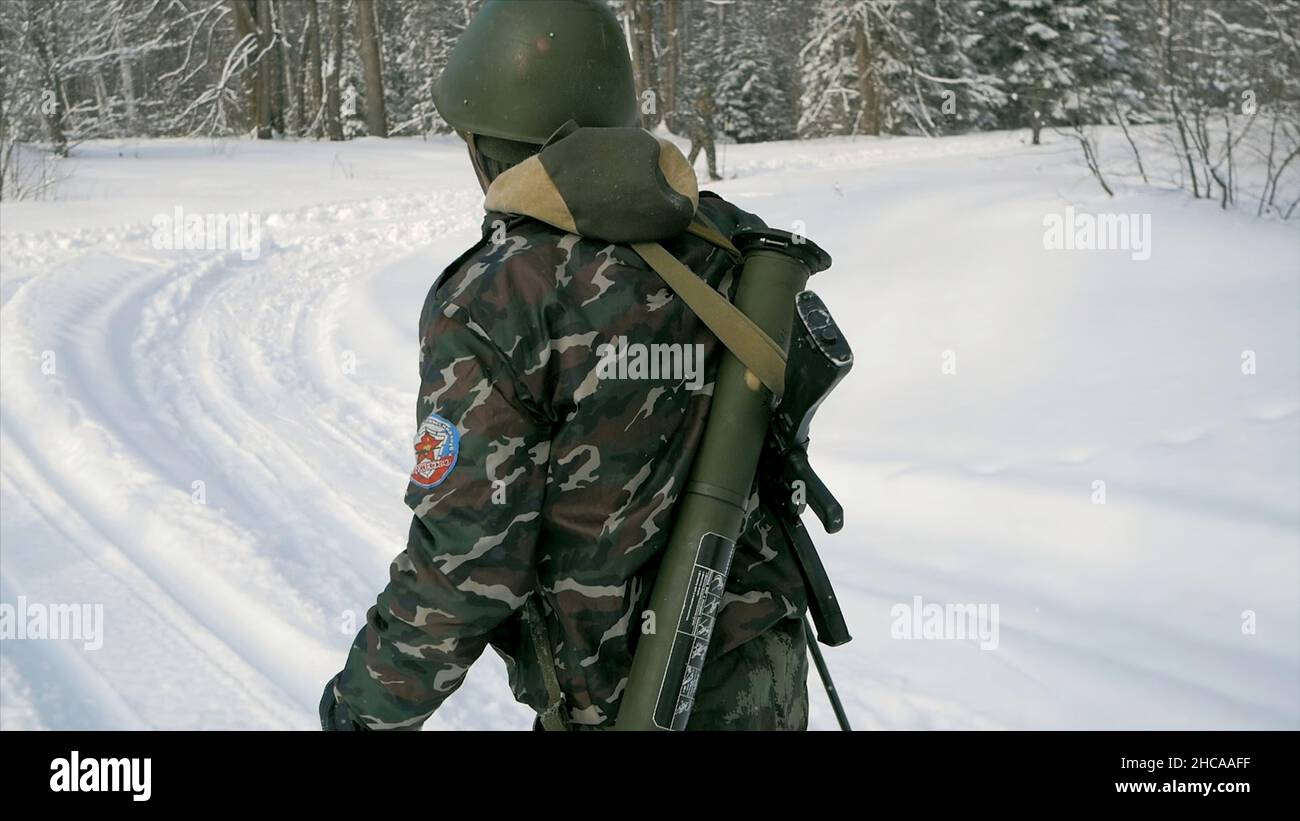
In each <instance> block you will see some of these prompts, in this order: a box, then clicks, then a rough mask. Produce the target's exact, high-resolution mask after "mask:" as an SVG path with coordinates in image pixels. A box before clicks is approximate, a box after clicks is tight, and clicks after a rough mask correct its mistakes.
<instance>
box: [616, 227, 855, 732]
mask: <svg viewBox="0 0 1300 821" xmlns="http://www.w3.org/2000/svg"><path fill="white" fill-rule="evenodd" d="M732 241H733V243H735V245H736V247H737V248H739V249H740V251H741V253H742V254H743V258H744V263H743V267H742V269H741V274H740V281H739V284H738V285H737V289H736V298H735V305H736V307H737V308H739V309H740V310H741V312H743V313H744V314H745V315H746V316H748V317H749V318H750V319H752V320H753V321H754V322H755V324H757V325H758V326H759V327H760V328H762V329H763V331H765V332H766V333H767V334H768V335H769V336H770V337H771V338H772V339H773V340H775V341H776V342H777V344H779V345H780V346H781V348H782V349H783V350H786V349H788V347H789V339H790V332H791V323H792V321H793V318H794V306H795V296H796V295H797V294H798V293H799V292H800V291H802V290H803V289H804V286H805V285H806V284H807V282H808V278H809V277H810V276H812V274H814V273H817V272H818V271H822V270H825V269H826V268H827V267H829V266H830V257H829V255H827V254H826V252H824V251H822V250H821V249H820V248H818V247H817V246H816V245H814V244H813V243H812V242H810V241H808V240H806V239H803V238H802V237H797V236H795V235H792V234H789V233H787V232H785V231H775V230H770V229H762V230H746V231H741V232H739V233H738V234H737V235H736V236H734V237H732ZM772 404H773V397H772V394H771V392H770V391H769V390H768V389H767V388H766V387H764V386H763V384H762V382H760V381H759V380H758V379H757V378H755V377H754V375H753V374H751V373H749V372H748V371H747V369H746V368H745V366H744V365H742V364H741V362H740V360H738V359H737V358H736V357H735V356H734V355H733V354H732V353H731V352H730V351H727V352H724V353H723V357H722V363H721V364H720V365H719V367H718V375H717V380H716V382H715V384H714V391H713V405H712V408H711V410H710V412H709V420H708V423H707V425H706V427H705V432H704V437H703V441H702V443H701V445H700V449H699V451H698V453H697V454H696V457H695V462H694V464H693V465H692V467H691V473H690V478H689V479H688V481H687V484H686V486H685V488H684V490H683V492H682V497H681V499H680V501H679V502H678V509H677V516H676V519H675V521H674V522H673V529H672V531H671V534H670V536H669V539H668V544H667V546H666V547H665V549H664V552H663V556H662V559H661V563H660V566H659V572H658V575H657V577H656V579H655V583H654V589H653V591H652V592H651V597H650V610H652V611H653V612H654V624H655V631H654V632H653V633H646V634H643V635H642V636H641V637H640V639H639V640H638V642H637V648H636V654H635V656H634V657H633V660H632V670H631V672H630V673H629V676H628V684H627V688H626V690H624V693H623V698H622V703H621V705H620V708H619V713H618V719H617V721H616V723H615V727H616V728H617V729H620V730H653V729H663V730H670V729H671V730H682V729H685V728H686V723H687V721H688V720H689V719H690V713H691V709H692V707H693V706H694V699H695V690H696V687H697V686H698V684H699V677H700V673H701V672H702V670H703V666H704V658H705V655H706V654H707V653H708V648H709V641H710V639H711V638H712V636H713V626H714V623H715V620H716V617H717V612H718V609H719V608H720V607H721V605H722V595H723V590H724V588H725V587H726V582H727V573H728V572H729V570H730V567H731V557H732V555H733V554H734V552H735V547H736V540H737V539H738V538H739V536H740V529H741V527H742V525H743V524H744V516H745V505H746V502H747V500H748V498H749V495H750V491H751V489H752V488H753V486H754V478H755V475H756V472H757V469H758V462H759V457H760V456H761V455H762V452H763V443H764V441H765V439H766V438H767V433H768V425H769V423H770V422H771V419H772Z"/></svg>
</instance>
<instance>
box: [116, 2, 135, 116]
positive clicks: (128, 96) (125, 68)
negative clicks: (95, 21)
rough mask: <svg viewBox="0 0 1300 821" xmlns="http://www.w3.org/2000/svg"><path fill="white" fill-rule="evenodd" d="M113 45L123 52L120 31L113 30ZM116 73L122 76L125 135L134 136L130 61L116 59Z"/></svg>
mask: <svg viewBox="0 0 1300 821" xmlns="http://www.w3.org/2000/svg"><path fill="white" fill-rule="evenodd" d="M113 45H114V46H115V47H116V48H117V49H118V51H119V52H122V51H125V48H124V47H123V45H122V29H121V27H120V26H119V27H117V28H114V29H113ZM117 68H118V72H119V73H120V74H121V75H122V102H123V103H124V104H125V106H126V129H125V131H126V133H127V134H128V135H134V134H135V133H136V131H135V79H134V78H133V77H132V76H131V61H130V60H129V59H127V58H126V57H124V56H119V57H118V59H117Z"/></svg>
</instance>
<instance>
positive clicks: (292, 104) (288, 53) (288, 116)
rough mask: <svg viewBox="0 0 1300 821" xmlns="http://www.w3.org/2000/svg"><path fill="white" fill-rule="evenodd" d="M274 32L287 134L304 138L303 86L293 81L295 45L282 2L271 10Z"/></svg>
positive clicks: (281, 104) (277, 74) (278, 76)
mask: <svg viewBox="0 0 1300 821" xmlns="http://www.w3.org/2000/svg"><path fill="white" fill-rule="evenodd" d="M271 11H272V15H271V20H272V24H273V28H272V30H273V31H274V32H275V42H276V46H277V48H276V59H277V60H278V61H279V65H280V70H279V72H277V73H276V82H277V84H278V89H279V92H278V93H279V97H280V106H281V110H282V111H283V112H284V129H285V133H286V134H289V133H292V134H294V135H296V136H299V137H301V136H302V85H301V84H299V83H294V80H293V68H294V59H293V45H292V44H291V43H290V42H289V38H288V37H286V36H285V32H287V31H288V30H289V26H288V24H287V22H286V20H285V5H284V3H283V1H282V0H280V1H279V2H277V3H276V4H275V6H274V7H272V9H271Z"/></svg>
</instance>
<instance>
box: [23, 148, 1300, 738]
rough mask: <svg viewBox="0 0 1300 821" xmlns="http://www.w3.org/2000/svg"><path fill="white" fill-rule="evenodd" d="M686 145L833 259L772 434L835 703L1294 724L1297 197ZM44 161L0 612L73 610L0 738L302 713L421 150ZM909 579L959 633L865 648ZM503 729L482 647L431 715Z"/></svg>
mask: <svg viewBox="0 0 1300 821" xmlns="http://www.w3.org/2000/svg"><path fill="white" fill-rule="evenodd" d="M727 150H728V154H727V156H726V157H725V158H724V161H725V162H726V163H727V165H728V167H727V172H728V174H729V175H730V174H732V173H734V174H736V175H737V176H736V177H735V178H734V179H728V180H727V181H726V182H723V183H721V184H719V185H718V187H717V190H718V191H719V192H720V193H722V194H724V195H725V196H728V197H730V198H732V199H734V200H735V201H736V202H738V203H739V204H740V205H742V206H743V207H747V208H749V209H751V210H754V211H756V212H758V213H760V214H761V215H763V216H764V217H765V218H766V219H767V220H768V222H769V223H770V224H772V225H774V226H778V227H797V228H800V229H801V230H804V231H806V233H807V234H808V235H809V236H811V237H813V238H814V239H816V240H817V241H819V242H820V243H822V244H823V245H824V246H825V247H826V248H827V249H828V250H829V251H830V252H831V253H832V255H833V256H834V257H835V259H836V265H835V267H834V268H833V269H832V270H831V271H830V272H829V273H827V274H823V275H821V276H819V277H818V280H820V281H818V280H814V288H815V289H816V290H817V291H818V292H819V293H820V294H821V295H822V296H823V298H825V299H826V301H827V302H828V304H829V305H830V306H831V307H832V310H833V311H834V312H835V314H836V316H837V318H838V319H839V321H840V323H841V325H842V326H843V327H844V328H846V330H847V331H848V333H849V334H850V340H851V342H852V344H853V346H854V350H855V353H856V355H857V364H856V366H855V371H854V373H853V375H852V376H851V377H850V378H849V380H848V381H847V382H846V383H845V385H844V386H843V387H842V388H841V389H840V392H839V393H838V394H837V395H836V396H835V397H834V398H833V399H832V401H831V402H829V403H828V404H827V406H826V408H825V409H824V411H823V413H822V416H821V417H819V424H818V425H817V426H816V427H815V428H814V454H813V456H814V461H815V463H817V464H818V465H819V466H820V467H821V468H822V472H823V475H824V476H825V478H826V479H827V480H828V482H829V484H830V485H831V486H832V488H833V489H835V490H836V491H837V492H838V493H839V495H840V497H841V500H842V501H844V503H845V506H846V508H847V509H848V524H847V526H846V529H845V531H844V532H843V533H841V534H839V535H837V536H836V537H833V538H826V537H823V538H822V539H820V540H819V541H820V543H821V544H822V546H823V553H824V555H825V557H826V560H827V563H828V565H829V568H830V570H831V572H832V574H833V575H834V577H835V578H836V580H837V587H838V589H839V592H840V596H841V598H842V599H843V600H844V603H845V607H846V614H847V616H848V617H849V620H850V625H851V627H852V628H853V630H854V633H855V636H856V640H855V641H854V642H853V643H852V644H850V645H848V646H847V647H844V648H842V649H837V650H832V651H829V653H828V656H829V659H830V663H831V665H832V667H833V669H834V671H835V672H836V674H837V677H838V678H839V679H840V681H839V684H840V687H841V690H843V691H844V693H845V697H846V702H847V706H848V709H849V712H850V715H851V717H852V718H853V719H854V721H855V725H856V726H859V727H861V728H885V727H888V728H922V727H928V728H948V727H953V728H964V727H1000V728H1048V727H1067V728H1098V727H1143V728H1155V727H1161V728H1163V727H1174V728H1191V727H1216V728H1218V727H1225V728H1226V727H1291V728H1294V727H1297V726H1300V455H1298V454H1300V331H1298V328H1300V319H1298V317H1297V308H1298V307H1300V236H1298V232H1297V229H1296V223H1294V222H1293V223H1292V224H1290V225H1279V224H1276V223H1271V222H1263V221H1256V220H1254V219H1253V218H1251V217H1249V216H1248V215H1247V214H1243V213H1230V214H1225V213H1222V212H1220V211H1218V210H1217V209H1216V208H1215V207H1214V206H1213V205H1212V204H1208V203H1205V202H1191V201H1189V200H1188V199H1187V197H1186V196H1185V195H1184V194H1182V193H1179V192H1174V191H1170V190H1166V189H1162V188H1160V187H1158V186H1157V187H1143V188H1131V187H1128V186H1123V185H1121V187H1120V191H1119V196H1118V197H1117V198H1116V199H1115V200H1109V201H1108V200H1106V199H1105V198H1104V197H1102V196H1100V192H1099V190H1098V189H1097V187H1096V184H1095V182H1094V181H1092V180H1091V179H1090V178H1089V177H1088V176H1087V173H1086V171H1085V170H1084V169H1083V168H1082V166H1081V164H1080V163H1079V161H1078V158H1077V157H1076V156H1075V152H1074V151H1073V150H1072V149H1071V148H1070V147H1069V146H1068V145H1066V144H1064V143H1058V144H1054V145H1046V146H1042V147H1040V148H1038V149H1032V150H1031V149H1029V148H1028V147H1026V146H1023V145H1022V144H1021V143H1020V142H1019V140H1018V137H1017V136H1016V135H1009V134H990V135H981V136H972V137H966V138H951V139H945V140H939V141H929V140H920V139H889V140H875V141H872V140H859V141H845V140H828V141H817V142H814V143H793V144H769V145H761V146H744V147H736V146H731V147H729V148H728V149H727ZM1116 150H1117V151H1118V147H1116ZM79 154H80V155H81V159H79V160H77V161H76V163H75V167H74V169H73V170H72V171H71V173H70V175H69V177H68V179H67V181H66V182H65V184H64V188H63V192H62V194H61V199H60V201H57V202H38V203H18V204H13V203H6V204H4V205H3V206H0V217H2V218H3V233H2V235H0V263H2V265H3V277H2V278H0V300H2V304H3V307H2V308H0V413H2V415H0V505H2V507H3V519H2V524H0V545H2V547H3V552H2V553H0V601H3V602H5V603H10V604H12V603H14V602H16V601H17V600H18V599H19V597H23V598H24V599H25V600H26V601H27V602H38V603H90V604H102V605H103V613H104V634H103V647H102V648H100V649H95V650H86V649H83V646H82V643H80V642H73V641H36V640H5V641H4V642H3V644H2V645H0V648H2V649H3V652H2V653H0V727H3V728H6V729H8V728H18V727H49V728H75V727H128V728H145V727H160V728H234V727H255V728H295V727H296V728H306V727H311V726H314V724H315V715H314V714H315V704H316V701H317V699H318V697H319V694H320V689H321V686H322V683H323V682H324V680H325V679H326V678H328V677H329V676H330V675H332V674H333V672H335V671H336V670H337V668H338V667H339V665H340V664H341V663H342V660H343V658H344V654H345V652H346V647H347V645H348V643H349V641H350V639H351V636H352V634H353V633H354V632H355V620H359V619H360V618H362V616H363V614H364V611H365V609H366V608H367V607H368V606H369V605H370V603H371V602H372V601H373V597H374V595H375V593H376V592H378V590H379V589H380V587H381V586H382V584H383V582H384V580H385V579H386V575H387V564H388V562H389V560H391V558H392V556H393V555H394V554H395V553H396V552H397V551H398V550H400V548H401V547H402V544H403V542H404V537H405V533H406V528H407V523H408V515H409V514H408V512H407V509H406V508H405V507H404V505H403V504H402V499H401V495H402V491H403V488H404V486H405V482H406V479H405V477H406V475H407V473H408V472H409V464H408V461H409V456H408V450H409V448H408V440H409V435H410V430H409V427H410V423H411V418H410V417H411V409H412V407H413V404H412V403H413V399H414V391H415V388H416V387H417V382H418V373H417V370H416V354H417V351H416V344H415V324H416V320H417V318H418V314H419V309H420V304H421V302H422V300H423V298H424V295H425V292H426V291H427V289H428V287H429V285H430V284H431V282H432V281H433V278H434V277H435V276H436V275H437V273H438V272H439V271H440V270H441V268H442V267H443V266H444V265H445V264H446V263H447V262H448V261H449V260H451V259H452V258H453V257H454V256H455V255H456V254H458V253H459V251H460V250H461V249H462V248H463V247H464V246H465V245H466V244H468V242H469V241H470V240H471V239H472V238H473V237H474V235H475V234H476V231H477V224H478V221H479V217H478V214H477V209H478V207H479V204H480V202H481V196H479V195H477V194H476V188H475V186H474V182H473V177H472V175H471V173H470V171H469V168H468V164H467V163H466V162H465V161H464V158H463V153H462V149H460V148H458V147H457V145H456V144H455V143H453V142H450V141H445V140H436V141H432V142H420V141H407V140H399V141H392V142H383V141H377V140H361V141H357V142H354V143H348V144H343V145H329V144H306V145H300V144H285V143H276V144H253V143H248V142H226V143H209V142H205V141H163V142H153V143H149V142H141V143H138V144H137V143H132V144H128V145H119V144H116V143H94V144H89V145H86V146H83V147H82V148H81V149H80V150H79ZM1067 205H1073V206H1074V207H1075V208H1076V209H1079V210H1081V211H1101V210H1110V211H1122V212H1135V213H1144V214H1150V215H1151V220H1152V226H1153V229H1152V231H1153V233H1152V237H1153V244H1152V255H1151V259H1150V260H1147V261H1137V260H1133V259H1132V255H1131V254H1129V253H1128V252H1124V251H1073V252H1067V251H1048V250H1045V249H1044V247H1043V241H1042V236H1043V230H1044V229H1043V218H1044V215H1045V214H1050V213H1059V212H1062V210H1063V209H1064V208H1065V207H1066V206H1067ZM178 206H179V207H181V208H183V209H184V210H185V211H186V212H188V213H199V214H204V213H214V212H236V211H251V212H256V213H257V214H258V215H259V216H260V220H261V223H260V225H261V246H260V254H259V255H257V256H256V258H254V259H245V258H244V256H243V255H241V253H240V252H239V251H237V250H224V251H220V250H216V251H214V250H208V251H174V250H166V249H160V248H157V247H155V245H156V243H155V242H154V234H155V229H154V227H152V225H151V221H152V220H153V219H154V218H155V216H156V215H160V214H171V213H173V211H174V209H175V208H176V207H178ZM796 223H799V225H797V224H796ZM1243 352H1250V354H1251V361H1252V362H1256V363H1257V367H1256V369H1255V372H1254V373H1252V374H1246V373H1243V372H1242V363H1243V355H1244V354H1243ZM1098 482H1104V494H1105V496H1104V498H1105V503H1104V504H1098V503H1097V502H1098V487H1099V485H1098V484H1097V483H1098ZM914 596H920V597H922V599H923V600H924V601H925V602H937V603H941V604H943V603H949V604H957V603H970V604H990V605H991V604H996V605H997V606H998V612H999V616H1000V620H999V637H998V646H997V648H996V649H989V650H981V649H980V647H979V646H978V645H977V644H976V643H974V642H972V641H961V640H930V641H924V640H915V641H905V640H897V639H895V638H893V637H891V622H892V621H893V619H892V618H891V608H893V607H895V606H896V605H899V604H910V603H912V602H913V597H914ZM1245 611H1250V612H1251V613H1253V614H1254V619H1255V620H1254V621H1253V622H1251V623H1252V624H1253V625H1255V627H1256V629H1255V630H1254V631H1253V632H1251V631H1250V630H1243V619H1244V618H1246V617H1244V616H1243V613H1245ZM528 723H529V716H528V714H527V711H525V710H524V709H523V708H521V707H519V706H518V705H515V704H514V703H513V701H512V700H511V698H510V694H509V690H508V688H507V687H506V685H505V680H504V674H503V670H502V667H501V665H500V663H499V662H498V661H497V660H496V659H495V658H494V657H492V656H491V654H488V655H487V656H485V657H484V659H483V660H482V661H481V662H480V664H479V665H477V666H476V667H475V668H474V670H473V671H472V672H471V674H470V676H469V679H468V681H467V683H466V685H465V686H464V687H463V688H462V690H461V691H459V692H458V693H457V694H456V695H455V696H453V697H452V698H451V699H450V700H449V701H448V703H447V705H446V706H445V708H444V709H443V710H442V711H440V712H439V713H438V714H437V716H436V717H435V718H434V719H433V720H432V721H431V722H430V727H432V728H448V727H466V728H467V727H474V728H511V727H515V728H523V727H527V726H528ZM813 723H814V725H815V726H819V727H830V726H833V719H832V717H831V715H830V712H829V708H828V707H827V706H826V705H825V703H824V698H823V697H822V696H821V695H820V693H817V694H815V695H814V713H813Z"/></svg>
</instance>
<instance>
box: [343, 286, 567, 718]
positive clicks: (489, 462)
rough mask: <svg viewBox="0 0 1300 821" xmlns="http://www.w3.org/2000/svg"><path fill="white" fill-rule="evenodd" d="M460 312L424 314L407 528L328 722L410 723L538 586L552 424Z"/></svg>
mask: <svg viewBox="0 0 1300 821" xmlns="http://www.w3.org/2000/svg"><path fill="white" fill-rule="evenodd" d="M458 310H460V311H461V312H460V313H459V314H457V315H455V316H453V317H448V316H447V315H446V314H445V313H444V312H443V311H441V310H439V311H435V312H434V315H433V316H432V318H430V319H427V320H426V323H427V327H426V328H425V329H424V331H423V338H424V341H425V344H424V345H423V346H422V362H421V373H422V379H421V383H422V384H421V391H420V410H419V415H420V416H421V418H422V422H421V425H420V428H419V430H418V431H417V434H416V453H417V460H416V469H415V471H413V472H412V476H411V482H410V484H409V485H408V489H407V494H406V501H407V504H408V505H410V506H411V507H412V508H413V509H414V511H415V516H414V518H413V520H412V522H411V530H410V537H409V541H408V543H407V547H406V550H404V551H403V552H402V553H401V554H400V555H398V557H397V558H396V560H394V561H393V563H392V567H391V568H390V581H389V584H388V586H387V588H386V589H385V590H384V591H383V592H382V593H381V594H380V596H379V599H378V602H377V603H376V604H375V606H374V607H372V608H371V609H370V611H369V613H368V616H367V620H366V625H365V627H364V628H363V629H362V630H361V632H360V633H359V634H358V635H357V637H356V640H355V641H354V642H353V645H352V650H351V652H350V654H349V656H348V660H347V664H346V666H345V667H344V669H343V671H342V672H341V673H339V675H338V676H336V677H335V678H334V680H333V681H331V682H330V684H329V685H327V686H326V691H325V694H324V698H323V700H322V702H321V721H322V725H323V726H324V727H325V728H326V729H354V728H355V729H360V728H367V729H418V728H419V727H420V725H421V724H423V722H424V721H425V719H427V718H428V717H429V716H430V715H431V714H432V713H433V711H434V710H436V709H437V708H438V706H439V705H440V704H441V703H442V702H443V700H445V699H446V698H447V697H448V696H449V695H451V693H452V692H453V691H455V690H456V688H457V687H459V686H460V684H461V682H462V681H463V679H464V676H465V673H466V671H467V670H468V669H469V666H470V665H471V664H472V663H473V662H474V660H475V659H477V658H478V656H479V655H480V654H481V653H482V652H483V649H484V647H485V646H486V644H487V641H488V634H489V633H490V632H491V631H492V630H493V628H495V627H496V626H497V625H499V624H500V623H501V622H502V621H504V620H505V619H506V618H508V617H510V616H511V615H512V614H513V613H514V612H515V611H516V610H517V609H518V608H519V607H521V606H522V605H523V603H524V601H525V599H526V597H527V595H528V594H529V592H530V591H531V590H532V589H533V585H534V583H535V568H534V564H535V552H536V547H537V541H538V535H539V529H540V518H541V506H542V497H543V494H544V490H545V485H546V472H547V461H548V460H547V449H548V446H549V438H548V437H549V430H550V429H549V425H547V424H546V423H545V420H542V419H539V415H538V413H537V412H536V410H535V409H534V408H532V407H531V406H530V405H529V404H528V401H529V400H528V397H526V396H523V395H521V394H522V389H521V388H520V387H519V382H518V381H517V379H516V378H515V374H513V372H512V371H511V368H510V365H509V364H508V363H507V361H506V357H505V355H504V354H503V353H502V352H501V351H500V350H499V349H498V348H497V347H496V346H494V345H493V344H492V343H491V342H489V341H488V340H487V339H486V338H485V337H484V335H483V333H482V331H481V329H480V328H479V327H478V326H477V325H476V323H474V322H473V320H472V319H470V318H469V317H467V316H465V314H464V313H463V309H458Z"/></svg>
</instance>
